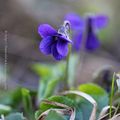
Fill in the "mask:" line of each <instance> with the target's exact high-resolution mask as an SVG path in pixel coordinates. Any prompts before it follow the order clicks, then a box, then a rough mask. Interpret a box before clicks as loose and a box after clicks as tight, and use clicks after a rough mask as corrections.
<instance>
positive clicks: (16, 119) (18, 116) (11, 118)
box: [5, 113, 26, 120]
mask: <svg viewBox="0 0 120 120" xmlns="http://www.w3.org/2000/svg"><path fill="white" fill-rule="evenodd" d="M5 120H26V119H25V118H24V117H23V114H22V113H12V114H10V115H8V116H7V117H5Z"/></svg>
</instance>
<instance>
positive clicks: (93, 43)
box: [86, 32, 100, 51]
mask: <svg viewBox="0 0 120 120" xmlns="http://www.w3.org/2000/svg"><path fill="white" fill-rule="evenodd" d="M99 46H100V42H99V40H98V38H97V36H96V34H95V33H93V32H91V33H89V34H88V37H87V40H86V49H87V50H90V51H92V50H95V49H97V48H98V47H99Z"/></svg>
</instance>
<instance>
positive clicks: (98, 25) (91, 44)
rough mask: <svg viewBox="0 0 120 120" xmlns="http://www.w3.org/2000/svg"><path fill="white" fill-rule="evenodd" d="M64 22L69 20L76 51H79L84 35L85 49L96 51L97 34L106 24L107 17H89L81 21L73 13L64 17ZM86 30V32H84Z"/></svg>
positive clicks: (97, 43) (97, 45)
mask: <svg viewBox="0 0 120 120" xmlns="http://www.w3.org/2000/svg"><path fill="white" fill-rule="evenodd" d="M65 20H69V21H70V23H71V27H72V30H73V38H72V39H73V41H74V47H75V48H76V50H79V49H80V47H81V44H82V39H83V36H84V33H85V34H86V40H85V48H86V50H88V51H93V50H96V49H97V48H98V47H99V46H100V41H99V39H98V36H97V33H96V32H99V30H101V29H103V28H104V27H106V26H107V24H108V17H107V16H104V15H97V16H93V15H91V16H90V15H89V16H86V19H85V20H83V19H82V18H80V16H79V15H77V14H75V13H69V14H67V15H66V17H65ZM86 30H87V31H86Z"/></svg>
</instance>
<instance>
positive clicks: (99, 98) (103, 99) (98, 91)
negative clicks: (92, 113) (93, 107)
mask: <svg viewBox="0 0 120 120" xmlns="http://www.w3.org/2000/svg"><path fill="white" fill-rule="evenodd" d="M78 90H80V91H82V92H85V93H87V94H89V95H91V96H92V97H93V98H94V99H95V100H96V102H97V104H98V110H97V112H98V113H99V112H100V111H101V110H102V108H103V107H105V106H106V105H108V102H109V97H108V94H107V92H106V91H105V90H104V89H103V88H101V87H100V86H98V85H96V84H93V83H88V84H82V85H80V86H79V87H78ZM84 105H85V104H84ZM86 105H87V104H86ZM86 107H87V106H86ZM88 109H89V107H88Z"/></svg>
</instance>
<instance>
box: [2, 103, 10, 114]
mask: <svg viewBox="0 0 120 120" xmlns="http://www.w3.org/2000/svg"><path fill="white" fill-rule="evenodd" d="M11 110H12V108H11V107H10V106H7V105H3V104H0V114H8V113H10V112H11Z"/></svg>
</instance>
